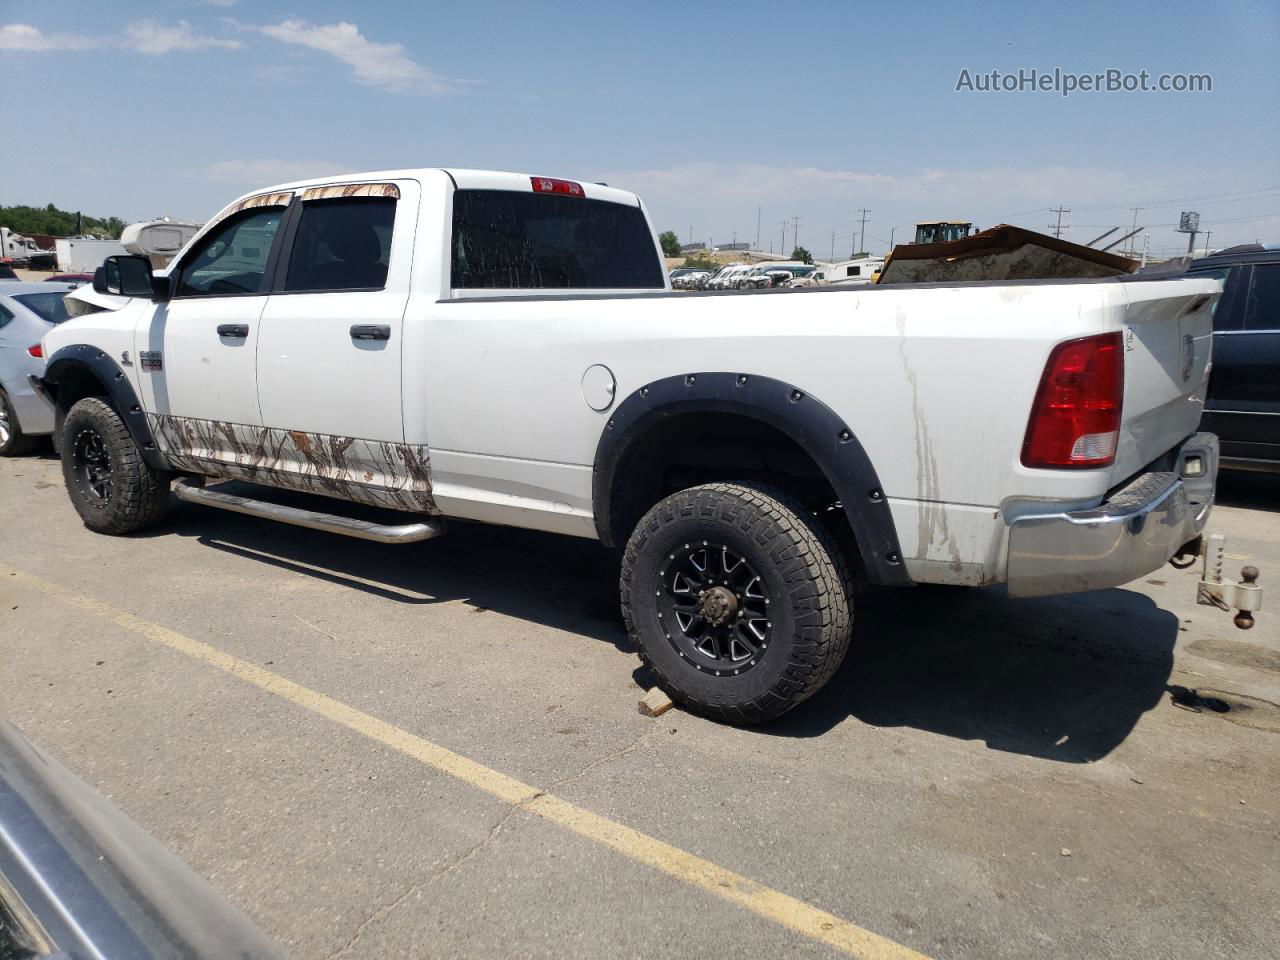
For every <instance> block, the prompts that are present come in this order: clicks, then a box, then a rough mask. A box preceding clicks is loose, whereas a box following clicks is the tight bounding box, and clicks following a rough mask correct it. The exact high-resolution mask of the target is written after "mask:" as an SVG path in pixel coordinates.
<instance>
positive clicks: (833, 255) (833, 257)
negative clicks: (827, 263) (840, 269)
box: [831, 230, 836, 263]
mask: <svg viewBox="0 0 1280 960" xmlns="http://www.w3.org/2000/svg"><path fill="white" fill-rule="evenodd" d="M831 262H832V263H835V262H836V232H835V231H834V230H832V231H831Z"/></svg>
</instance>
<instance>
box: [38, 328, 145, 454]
mask: <svg viewBox="0 0 1280 960" xmlns="http://www.w3.org/2000/svg"><path fill="white" fill-rule="evenodd" d="M77 370H83V371H86V372H88V373H89V374H90V375H92V376H93V378H94V379H95V380H97V381H98V382H99V383H101V384H102V385H103V387H104V388H105V390H106V394H107V397H108V399H110V401H111V404H112V406H114V407H115V408H116V410H117V411H118V412H119V413H120V417H121V419H123V420H124V424H125V426H126V427H128V429H129V435H130V436H131V437H133V442H134V443H136V444H137V445H138V449H139V450H141V451H142V458H143V459H144V460H145V461H146V462H147V465H148V466H149V467H151V468H153V469H155V470H168V469H169V465H168V464H166V463H165V462H164V458H163V457H162V456H161V455H160V450H159V449H158V448H157V447H156V442H155V437H153V436H152V434H151V426H150V425H149V424H148V423H147V415H146V413H145V412H144V411H143V409H142V404H140V403H139V402H138V395H137V394H136V393H134V391H133V384H131V383H130V382H129V378H128V377H127V376H125V374H124V371H123V370H121V369H120V365H119V364H117V363H116V362H115V360H113V359H112V358H111V357H109V356H107V355H106V354H105V353H103V352H102V351H101V350H99V349H98V348H97V347H92V346H89V345H88V344H84V343H75V344H71V345H70V346H66V347H61V348H60V349H58V350H56V351H55V352H54V354H53V356H51V357H49V359H48V360H47V361H46V362H45V368H44V376H43V377H40V378H36V377H32V383H33V385H34V386H35V387H36V388H37V389H38V390H39V391H40V392H41V393H43V394H44V395H45V397H46V398H47V399H48V400H49V401H51V402H52V403H53V405H54V409H55V410H56V411H57V416H58V426H59V428H60V427H61V425H62V418H63V417H65V416H66V415H67V410H68V409H69V407H70V405H69V404H66V403H64V402H62V400H61V399H60V398H59V396H58V387H59V384H60V383H61V382H62V381H64V380H65V379H66V378H67V376H68V375H69V374H71V373H72V372H73V371H77Z"/></svg>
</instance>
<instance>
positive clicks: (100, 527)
mask: <svg viewBox="0 0 1280 960" xmlns="http://www.w3.org/2000/svg"><path fill="white" fill-rule="evenodd" d="M61 449H62V476H63V479H64V480H65V481H66V484H67V493H68V494H69V495H70V496H71V502H72V503H73V504H74V505H75V508H76V512H77V513H79V514H80V519H81V520H83V521H84V525H85V526H86V527H88V528H89V529H90V530H93V531H96V532H97V533H110V534H125V533H134V532H135V531H138V530H145V529H146V528H147V527H150V526H153V525H154V524H156V523H158V522H159V520H160V518H161V517H163V516H164V512H165V510H166V509H167V508H168V505H169V475H168V474H167V473H164V472H162V471H159V470H153V469H152V468H151V467H150V466H149V465H148V464H147V462H146V460H144V459H143V456H142V451H141V450H139V449H138V445H137V444H136V443H135V442H134V440H133V436H132V435H131V434H130V433H129V428H128V427H126V426H125V423H124V420H122V419H121V417H120V414H119V413H117V412H116V410H115V408H114V407H112V406H111V405H110V404H108V403H107V402H106V401H104V400H100V399H98V398H97V397H88V398H86V399H84V400H80V401H78V402H77V403H76V404H75V406H73V407H72V408H71V409H70V411H68V412H67V416H66V419H65V420H64V421H63V424H62V435H61Z"/></svg>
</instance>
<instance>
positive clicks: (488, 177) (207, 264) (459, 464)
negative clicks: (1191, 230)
mask: <svg viewBox="0 0 1280 960" xmlns="http://www.w3.org/2000/svg"><path fill="white" fill-rule="evenodd" d="M442 211H449V213H448V214H446V216H447V217H448V219H447V220H444V221H443V222H442V221H441V215H442V213H441V212H442ZM495 224H500V225H501V229H496V228H495V226H494V225H495ZM245 237H250V238H252V240H253V242H251V243H249V242H244V239H245ZM94 287H95V288H101V289H100V291H98V292H100V293H102V294H103V295H116V296H121V297H129V298H131V299H128V300H127V301H123V305H122V306H119V307H117V308H116V309H114V310H102V311H100V312H97V313H92V314H88V315H85V316H80V317H77V318H76V320H75V322H74V323H68V324H65V325H63V326H61V327H55V328H53V329H51V330H50V331H49V332H48V333H47V334H46V335H45V340H44V345H45V349H46V352H47V353H48V354H49V366H48V370H47V372H46V373H45V375H44V377H43V378H42V379H40V380H39V386H40V389H42V390H43V391H44V392H45V393H46V394H47V395H48V397H49V398H50V401H51V402H52V403H53V404H55V405H56V407H57V409H58V411H59V415H60V417H61V418H62V419H61V421H60V422H61V427H60V431H61V437H62V441H61V442H62V449H63V458H62V463H63V476H64V478H65V480H66V489H67V493H68V496H69V497H70V500H71V503H72V505H73V507H74V509H75V510H76V511H77V512H78V514H79V515H80V517H81V519H82V520H83V522H84V523H85V524H86V526H88V527H89V529H91V530H94V531H98V532H100V533H104V534H128V533H132V532H134V531H138V530H142V529H144V528H146V527H149V526H152V525H154V524H155V523H157V522H158V521H159V520H160V519H161V518H162V517H163V515H164V513H165V511H166V509H167V507H168V503H169V490H170V485H171V484H172V486H173V492H174V493H175V494H176V495H177V496H178V497H179V498H180V499H182V500H184V501H187V502H191V503H196V504H204V505H207V506H210V507H217V508H220V509H226V510H232V511H236V512H239V513H242V514H248V515H251V516H254V517H258V518H261V519H263V520H267V519H272V520H282V521H285V522H289V523H296V524H299V525H303V526H308V527H312V528H319V529H324V530H329V531H332V532H334V533H341V534H344V535H349V536H355V537H360V538H364V539H370V540H376V541H380V542H386V543H401V542H414V541H420V540H427V539H430V538H433V537H437V536H440V535H442V534H444V533H445V532H446V529H447V528H446V522H447V521H446V518H447V517H457V518H466V519H469V520H476V521H483V522H487V523H498V524H508V525H511V526H516V527H524V528H532V529H536V530H543V531H550V532H554V533H560V534H565V535H570V536H577V537H584V538H588V539H596V540H599V541H600V542H602V543H603V544H604V545H605V546H607V547H616V548H617V549H618V550H619V551H620V553H621V576H620V589H621V606H622V611H621V612H622V617H623V619H624V621H625V623H626V625H627V630H628V632H629V634H630V636H631V638H632V640H633V642H635V643H636V644H637V648H638V649H639V651H640V653H641V656H642V657H643V658H644V660H645V661H646V662H647V663H648V664H649V665H650V667H651V669H652V672H653V675H654V677H655V679H656V682H657V683H658V684H659V685H660V686H661V687H662V689H663V690H665V691H666V692H667V693H668V694H670V695H671V696H672V697H673V698H674V699H675V700H677V701H678V702H681V703H683V704H685V705H687V706H688V707H689V708H690V709H692V710H695V711H698V712H701V713H703V714H706V715H709V716H713V717H717V718H720V719H724V720H727V721H731V722H756V721H763V720H768V719H770V718H772V717H776V716H778V715H779V714H782V713H784V712H786V711H787V710H789V709H791V708H792V707H794V706H795V705H796V704H798V703H800V702H801V701H803V700H805V699H806V698H808V697H809V696H811V695H812V694H813V693H814V692H815V691H817V690H818V689H819V688H821V687H822V686H823V684H824V683H826V681H827V679H828V678H829V677H830V676H831V675H832V674H833V673H834V671H835V669H836V667H837V666H838V665H839V663H840V661H841V659H842V658H843V656H844V654H845V651H846V649H847V647H848V644H849V641H850V617H851V609H852V605H853V604H854V603H856V602H858V601H857V599H856V596H855V592H854V584H855V582H866V583H871V584H879V585H885V586H890V585H892V586H902V587H906V586H910V585H912V584H916V583H945V584H957V585H973V586H977V585H986V584H992V583H1002V582H1005V583H1007V584H1008V589H1009V592H1010V593H1011V594H1013V595H1015V596H1036V595H1044V594H1054V593H1068V592H1074V591H1080V590H1092V589H1100V588H1104V587H1111V586H1115V585H1117V584H1121V583H1125V582H1128V581H1129V580H1132V579H1134V578H1135V577H1141V576H1143V575H1145V574H1147V573H1148V572H1150V571H1152V570H1154V569H1156V568H1158V567H1159V566H1161V565H1162V564H1164V563H1165V562H1166V561H1167V560H1169V559H1170V558H1173V557H1175V556H1184V555H1188V554H1191V553H1193V552H1194V551H1195V550H1197V549H1198V543H1199V538H1200V536H1201V532H1202V531H1203V530H1204V527H1205V524H1206V522H1207V520H1208V516H1209V511H1210V507H1211V505H1212V502H1213V494H1214V483H1215V477H1216V469H1215V467H1216V457H1217V445H1216V440H1215V439H1214V437H1213V436H1212V435H1209V434H1198V433H1196V429H1197V425H1198V421H1199V417H1200V406H1199V404H1198V403H1197V402H1195V401H1196V400H1197V399H1198V398H1200V397H1202V396H1203V393H1204V388H1205V383H1206V377H1207V372H1208V362H1209V349H1208V347H1209V344H1210V340H1211V337H1212V310H1213V305H1214V303H1215V302H1216V301H1217V299H1218V295H1219V292H1220V290H1221V284H1220V282H1219V281H1218V280H1217V279H1216V278H1202V279H1194V278H1179V279H1173V280H1166V281H1159V282H1135V281H1132V280H1129V279H1128V278H1123V279H1116V280H1092V281H1084V282H1070V281H1068V282H1052V283H1044V284H1037V283H1020V284H1018V285H1016V286H1013V287H1008V286H1004V285H1001V284H998V283H996V284H958V285H954V286H947V285H945V284H931V285H928V286H927V287H924V288H919V289H917V288H914V287H908V288H897V289H895V288H890V287H878V286H877V287H870V288H864V289H853V290H849V291H832V292H831V293H830V294H828V295H826V296H814V297H688V296H681V295H675V294H672V293H671V292H670V283H669V281H668V278H667V275H666V271H665V270H664V269H663V261H662V257H661V250H660V248H659V246H658V244H657V239H656V235H655V233H654V230H653V226H652V224H651V223H650V222H649V220H648V214H647V213H646V210H645V206H644V204H643V203H642V202H641V201H640V199H639V198H638V197H637V196H636V195H635V194H633V193H628V192H626V191H623V190H619V189H616V188H612V187H606V186H601V185H598V184H591V183H578V182H575V181H569V180H559V179H554V178H550V177H529V176H523V175H519V174H513V173H495V172H491V171H469V170H439V169H419V170H407V171H401V172H392V173H380V174H366V175H363V176H348V177H343V178H341V179H325V180H311V181H305V182H300V183H293V184H286V185H282V186H275V187H272V188H270V189H268V190H261V191H258V192H256V193H251V194H248V195H246V196H244V197H241V198H240V199H238V200H236V201H234V202H233V203H232V204H230V205H229V206H228V207H227V208H226V209H224V210H223V211H222V212H221V213H220V214H218V215H217V216H216V217H214V218H213V219H212V220H211V221H210V223H209V224H208V225H206V226H205V228H204V229H203V230H202V231H201V233H200V234H198V235H197V236H196V237H195V239H194V240H193V241H192V242H191V243H190V244H189V245H188V246H187V247H186V249H185V250H184V251H183V252H182V253H180V254H179V255H178V256H177V258H176V259H175V260H174V261H173V262H172V263H171V264H170V265H169V266H168V267H166V268H165V269H162V270H160V271H156V272H153V270H152V268H151V265H150V264H149V263H148V261H147V260H145V259H143V258H139V257H129V256H115V257H109V258H108V259H107V261H106V263H105V264H104V266H103V270H102V274H101V277H100V278H99V279H95V282H94ZM79 296H80V294H77V293H73V294H71V298H77V297H79ZM357 438H358V439H357ZM175 478H176V480H175ZM226 478H231V479H239V480H244V481H248V482H250V483H251V484H256V485H258V487H257V490H258V491H260V492H252V493H250V494H249V495H247V496H246V495H237V496H232V495H230V494H229V493H227V492H224V491H221V490H218V489H215V488H211V487H209V486H206V485H205V484H206V482H209V481H217V480H221V479H226ZM273 487H276V488H282V489H289V490H299V491H303V492H311V493H315V494H321V495H324V496H326V497H329V498H331V499H333V500H335V501H338V502H341V501H349V502H354V503H362V504H371V505H375V506H380V507H384V508H391V509H394V510H399V511H404V512H405V513H407V514H409V515H408V516H406V517H405V518H404V520H405V522H403V523H393V524H386V523H375V522H371V521H368V520H357V519H354V518H352V517H350V516H342V515H341V513H340V512H338V513H329V512H326V511H322V510H316V509H314V507H312V508H303V507H300V506H289V505H285V504H281V503H278V502H271V500H270V493H271V490H270V488H273ZM333 509H334V510H335V511H341V509H342V508H341V507H340V506H338V505H337V504H335V506H334V508H333ZM151 542H152V541H148V540H145V539H139V540H136V541H134V542H133V546H132V548H131V549H132V550H133V551H134V552H136V553H137V554H138V560H137V562H144V560H143V559H142V558H143V556H144V554H145V552H146V551H148V550H150V549H151V547H150V546H149V544H150V543H151ZM439 655H440V656H442V657H447V656H448V649H447V646H442V647H441V648H440V651H439Z"/></svg>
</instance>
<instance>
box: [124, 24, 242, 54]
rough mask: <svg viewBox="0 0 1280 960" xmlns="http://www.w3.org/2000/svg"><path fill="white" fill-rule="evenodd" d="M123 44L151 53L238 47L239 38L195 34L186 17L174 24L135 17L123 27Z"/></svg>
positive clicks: (235, 48)
mask: <svg viewBox="0 0 1280 960" xmlns="http://www.w3.org/2000/svg"><path fill="white" fill-rule="evenodd" d="M122 43H123V44H124V45H125V46H126V47H128V48H129V49H131V50H136V51H138V52H139V53H149V54H152V55H153V56H159V55H160V54H163V53H171V52H172V51H174V50H207V49H212V48H219V49H223V50H237V49H239V47H240V45H241V44H240V41H239V40H223V39H221V38H219V37H208V36H202V35H201V34H198V33H195V32H194V31H193V30H192V29H191V24H189V23H187V21H185V20H179V21H178V22H177V23H176V24H174V25H173V26H167V25H165V24H162V23H159V22H157V21H155V20H135V21H134V22H133V23H131V24H129V25H128V26H126V27H125V28H124V37H123V40H122Z"/></svg>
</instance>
